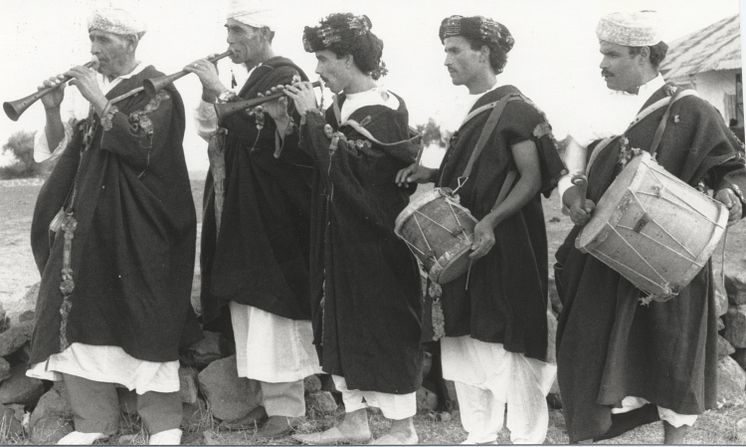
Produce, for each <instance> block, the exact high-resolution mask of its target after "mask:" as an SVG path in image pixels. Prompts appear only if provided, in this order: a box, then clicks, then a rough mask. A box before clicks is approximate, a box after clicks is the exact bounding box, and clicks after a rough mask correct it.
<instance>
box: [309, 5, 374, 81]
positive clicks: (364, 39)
mask: <svg viewBox="0 0 746 447" xmlns="http://www.w3.org/2000/svg"><path fill="white" fill-rule="evenodd" d="M372 26H373V25H372V23H371V21H370V19H369V18H368V16H366V15H360V16H356V15H354V14H351V13H336V14H330V15H329V16H327V17H325V18H324V19H323V20H321V21H320V22H319V26H315V27H310V26H307V27H305V29H304V30H303V48H304V49H305V50H306V51H307V52H309V53H312V52H315V51H322V50H330V51H332V52H334V53H335V54H337V55H338V56H344V55H347V54H351V55H352V56H353V58H354V61H355V65H356V66H357V67H358V68H359V69H360V70H361V71H363V72H365V73H370V75H371V76H372V77H373V79H378V78H379V77H381V76H383V75H385V74H386V64H384V63H383V61H381V56H382V54H383V42H382V41H381V39H379V38H378V37H377V36H376V35H375V34H373V33H372V32H371V31H370V29H371V27H372Z"/></svg>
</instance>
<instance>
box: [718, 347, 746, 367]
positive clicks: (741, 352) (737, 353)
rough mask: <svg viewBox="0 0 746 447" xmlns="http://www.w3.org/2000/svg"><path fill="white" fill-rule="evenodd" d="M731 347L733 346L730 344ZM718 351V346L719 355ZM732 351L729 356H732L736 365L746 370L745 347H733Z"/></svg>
mask: <svg viewBox="0 0 746 447" xmlns="http://www.w3.org/2000/svg"><path fill="white" fill-rule="evenodd" d="M729 344H730V343H729ZM731 348H733V347H732V346H731ZM719 351H720V349H719V346H718V355H719ZM733 351H734V352H733V353H732V354H730V356H731V357H732V358H733V360H735V361H736V363H738V366H740V367H741V369H744V370H746V349H744V348H738V349H735V348H734V349H733ZM718 360H720V357H718Z"/></svg>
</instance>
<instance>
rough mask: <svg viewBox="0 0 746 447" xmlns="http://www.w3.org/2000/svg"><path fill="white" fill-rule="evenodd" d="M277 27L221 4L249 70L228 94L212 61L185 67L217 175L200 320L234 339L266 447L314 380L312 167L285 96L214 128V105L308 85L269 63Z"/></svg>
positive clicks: (211, 191)
mask: <svg viewBox="0 0 746 447" xmlns="http://www.w3.org/2000/svg"><path fill="white" fill-rule="evenodd" d="M276 21H277V18H276V14H275V11H273V10H272V9H271V7H270V6H269V5H268V4H266V3H263V2H258V1H248V2H247V1H231V2H230V3H229V11H228V14H227V19H226V23H225V27H226V30H227V34H228V37H227V41H228V45H229V50H230V51H231V56H230V57H231V60H232V61H233V62H234V63H240V64H244V65H245V66H246V68H247V69H248V70H249V77H248V79H247V81H246V83H245V84H244V86H243V87H242V88H241V90H240V91H239V93H238V94H237V95H236V94H235V93H233V92H232V91H231V90H229V89H228V88H226V87H225V86H224V85H223V84H222V82H221V81H220V79H219V78H218V74H217V70H216V68H215V66H214V65H213V64H212V63H211V62H209V61H207V60H205V59H201V60H197V61H195V62H194V63H192V64H189V65H187V66H186V67H185V68H184V69H185V70H187V71H192V72H194V73H195V74H197V76H199V78H200V81H201V82H202V87H203V89H202V102H201V103H200V105H199V106H198V109H197V113H196V115H197V125H198V129H197V130H198V133H199V134H200V136H202V137H203V138H205V139H206V140H209V145H210V147H208V151H212V150H214V151H217V153H218V155H217V156H218V157H219V159H220V164H221V166H224V172H222V173H221V174H220V175H216V171H215V170H214V168H215V164H214V159H213V160H211V165H212V166H211V173H210V174H209V175H208V178H207V182H206V184H205V201H204V202H205V203H204V212H205V214H204V223H203V226H202V241H201V242H202V252H201V259H200V264H201V272H202V293H201V299H202V306H203V307H202V309H203V322H204V324H205V327H206V328H208V329H213V330H219V331H221V332H223V334H224V336H228V337H230V336H231V333H232V335H233V338H234V341H235V347H236V363H237V369H238V375H239V376H240V377H247V378H249V379H254V380H256V381H259V384H260V387H261V394H262V403H263V405H264V408H265V410H266V412H267V415H268V416H269V419H268V420H267V421H266V423H265V424H264V425H263V427H262V428H261V429H260V430H259V431H258V432H257V434H258V435H259V436H262V437H266V438H277V437H282V436H285V435H287V434H289V433H290V432H291V431H292V429H293V428H294V427H295V426H296V425H297V423H298V418H300V417H301V416H303V415H304V414H305V412H306V407H305V397H304V388H303V379H304V378H305V377H306V376H309V375H312V374H314V373H316V372H318V370H319V367H318V363H319V361H318V357H317V355H316V351H315V350H314V347H313V344H312V339H313V336H312V330H311V322H310V321H309V319H310V317H311V313H310V305H309V299H308V282H309V280H308V256H309V245H310V243H309V207H310V202H311V197H310V194H311V174H312V172H313V171H312V169H313V168H312V165H311V161H310V159H309V158H308V157H307V156H306V155H305V154H304V153H303V152H301V151H300V150H299V148H298V128H297V122H296V121H295V120H294V119H293V118H292V117H291V116H290V115H288V112H287V99H286V98H283V99H281V100H277V101H274V102H273V103H267V104H265V106H264V109H265V110H266V111H267V112H268V113H267V114H265V112H264V111H262V110H261V108H257V109H254V110H252V111H241V112H238V113H235V114H233V115H231V116H228V117H226V118H225V119H223V121H222V122H220V123H219V122H218V117H217V116H216V113H215V109H214V107H213V105H214V103H215V101H216V100H217V101H237V100H241V99H249V98H255V97H257V96H258V95H260V94H263V93H264V92H266V91H267V90H269V89H270V88H271V87H273V86H276V85H278V84H284V83H290V82H291V81H292V80H293V79H294V78H297V77H298V76H299V75H302V76H305V75H304V74H302V71H301V70H300V68H298V67H297V66H296V65H295V64H294V63H293V62H292V61H290V60H289V59H287V58H284V57H280V56H276V55H275V54H274V52H273V49H272V39H273V37H274V34H275V31H274V29H275V27H276V23H277V22H276ZM212 156H214V154H211V157H212ZM223 176H224V179H222V178H221V177H223ZM218 182H220V183H222V184H217V183H218ZM223 190H224V193H223ZM223 194H224V196H222V197H221V195H223ZM223 199H224V202H223V203H224V207H223V209H222V212H220V209H219V205H218V204H219V203H221V202H219V201H222V200H223ZM216 207H217V208H218V213H219V214H217V215H216Z"/></svg>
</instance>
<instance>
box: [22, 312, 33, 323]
mask: <svg viewBox="0 0 746 447" xmlns="http://www.w3.org/2000/svg"><path fill="white" fill-rule="evenodd" d="M35 318H36V312H34V311H33V310H27V311H26V312H23V313H22V314H21V315H19V316H18V322H20V323H25V322H26V321H34V319H35Z"/></svg>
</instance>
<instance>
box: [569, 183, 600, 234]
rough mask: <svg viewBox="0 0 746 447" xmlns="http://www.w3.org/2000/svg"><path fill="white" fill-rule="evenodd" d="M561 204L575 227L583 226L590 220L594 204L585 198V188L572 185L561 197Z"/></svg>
mask: <svg viewBox="0 0 746 447" xmlns="http://www.w3.org/2000/svg"><path fill="white" fill-rule="evenodd" d="M562 204H563V205H564V206H565V208H566V209H567V213H568V214H569V215H570V220H572V222H573V223H574V224H575V225H585V224H587V223H588V221H589V220H590V219H591V214H593V210H594V208H596V204H595V203H593V201H592V200H590V199H587V198H586V197H585V188H582V187H579V186H577V185H573V186H571V187H569V188H567V190H566V191H565V193H564V194H563V195H562Z"/></svg>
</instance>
